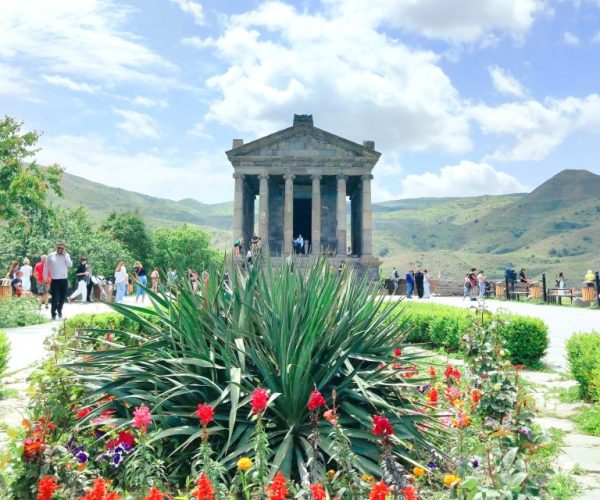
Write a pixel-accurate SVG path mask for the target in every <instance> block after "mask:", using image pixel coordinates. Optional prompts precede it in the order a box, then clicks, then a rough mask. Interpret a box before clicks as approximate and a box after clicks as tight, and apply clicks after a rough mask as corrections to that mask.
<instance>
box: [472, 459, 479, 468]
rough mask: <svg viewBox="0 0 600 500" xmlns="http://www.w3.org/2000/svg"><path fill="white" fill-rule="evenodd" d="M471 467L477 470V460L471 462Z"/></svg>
mask: <svg viewBox="0 0 600 500" xmlns="http://www.w3.org/2000/svg"><path fill="white" fill-rule="evenodd" d="M471 467H473V469H477V467H479V462H478V461H477V460H471Z"/></svg>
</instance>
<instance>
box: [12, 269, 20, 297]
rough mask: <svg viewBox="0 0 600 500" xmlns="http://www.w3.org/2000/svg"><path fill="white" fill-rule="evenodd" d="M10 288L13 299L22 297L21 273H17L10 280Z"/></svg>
mask: <svg viewBox="0 0 600 500" xmlns="http://www.w3.org/2000/svg"><path fill="white" fill-rule="evenodd" d="M10 286H11V288H12V291H13V295H14V296H15V297H21V296H23V271H17V272H16V273H15V277H14V278H13V279H12V280H11V282H10Z"/></svg>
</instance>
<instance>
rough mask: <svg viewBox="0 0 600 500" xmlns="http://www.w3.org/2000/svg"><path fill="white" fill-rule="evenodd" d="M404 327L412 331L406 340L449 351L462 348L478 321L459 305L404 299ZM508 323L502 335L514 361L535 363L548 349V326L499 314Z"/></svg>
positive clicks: (529, 319)
mask: <svg viewBox="0 0 600 500" xmlns="http://www.w3.org/2000/svg"><path fill="white" fill-rule="evenodd" d="M398 307H400V308H402V309H404V311H405V314H404V315H403V316H402V322H403V326H404V327H405V328H406V329H408V330H409V332H408V336H407V341H408V342H413V343H428V344H431V345H432V346H433V347H442V348H444V350H446V351H448V352H457V351H460V350H461V339H462V336H463V335H464V334H465V332H466V331H467V330H468V329H469V327H470V326H471V325H472V324H473V321H474V320H475V313H474V312H473V311H470V310H467V309H462V308H459V307H452V306H443V305H437V304H429V303H427V304H424V303H415V302H402V303H401V304H400V305H399V306H398ZM495 317H496V318H498V319H502V320H504V322H505V325H503V327H502V337H503V338H504V340H505V341H506V344H507V348H508V350H509V351H510V353H511V361H512V363H513V364H525V365H535V364H537V363H539V361H540V359H541V358H542V357H543V356H544V354H545V353H546V349H547V348H548V327H547V326H546V324H545V323H544V322H543V321H542V320H540V319H538V318H529V317H525V316H518V315H516V314H498V315H496V316H495Z"/></svg>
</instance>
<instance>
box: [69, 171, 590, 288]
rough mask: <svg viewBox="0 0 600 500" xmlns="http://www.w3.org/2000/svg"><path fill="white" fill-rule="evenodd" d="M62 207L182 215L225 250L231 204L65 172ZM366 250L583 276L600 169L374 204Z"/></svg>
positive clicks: (493, 269) (422, 261)
mask: <svg viewBox="0 0 600 500" xmlns="http://www.w3.org/2000/svg"><path fill="white" fill-rule="evenodd" d="M63 187H64V190H65V195H66V196H65V198H64V199H60V200H57V202H58V203H59V204H61V205H63V206H68V207H76V206H80V205H84V206H86V207H87V208H88V210H89V211H90V214H91V215H92V218H93V219H94V220H95V221H100V220H101V219H102V218H104V217H105V216H106V215H107V214H108V213H110V212H111V211H112V210H117V211H121V210H137V211H139V213H140V214H141V215H142V216H143V217H144V218H145V219H146V221H147V223H148V224H149V225H150V226H151V227H161V226H176V225H178V224H182V223H187V224H190V225H194V226H197V227H200V228H202V229H205V230H207V231H208V232H209V233H210V234H211V235H212V237H213V241H214V244H215V245H216V246H217V247H219V248H222V249H225V248H228V247H229V245H230V241H231V233H230V231H231V222H232V215H231V214H232V212H233V207H232V203H231V202H229V203H220V204H214V205H207V204H204V203H200V202H199V201H196V200H192V199H185V200H181V201H172V200H166V199H162V198H156V197H152V196H147V195H143V194H139V193H134V192H132V191H127V190H124V189H118V188H111V187H108V186H104V185H102V184H98V183H95V182H91V181H88V180H85V179H82V178H80V177H75V176H72V175H68V174H65V176H64V180H63ZM373 227H374V234H373V240H374V249H375V253H376V255H379V256H380V257H381V259H382V260H383V266H382V271H383V272H384V273H388V272H389V270H390V269H391V267H392V266H393V265H395V266H397V267H399V268H400V269H405V268H408V267H415V268H416V267H426V268H428V269H429V271H430V272H431V273H432V274H433V275H435V276H438V275H439V276H451V277H460V276H462V275H463V274H464V273H465V270H466V269H468V268H470V267H471V266H476V267H478V268H483V269H484V270H485V271H487V272H488V274H489V275H490V276H498V277H500V276H501V275H502V273H503V270H504V268H506V267H507V266H513V267H519V268H520V267H525V268H527V269H528V270H529V272H530V274H531V275H532V276H536V275H539V274H540V273H541V272H546V273H548V275H549V276H553V275H554V274H556V273H558V272H559V271H564V272H565V273H566V275H567V279H568V280H569V279H571V280H573V281H574V282H578V281H580V280H581V278H582V276H583V274H584V273H585V271H586V270H587V269H588V268H593V269H598V268H600V256H599V253H598V251H597V249H598V247H599V245H600V176H598V175H595V174H593V173H591V172H588V171H585V170H564V171H562V172H560V173H559V174H557V175H556V176H554V177H553V178H552V179H550V180H548V181H547V182H545V183H544V184H542V185H541V186H539V187H538V188H537V189H535V190H534V191H532V192H531V193H528V194H511V195H503V196H479V197H470V198H419V199H413V200H396V201H389V202H385V203H376V204H374V205H373Z"/></svg>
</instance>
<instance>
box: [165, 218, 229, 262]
mask: <svg viewBox="0 0 600 500" xmlns="http://www.w3.org/2000/svg"><path fill="white" fill-rule="evenodd" d="M154 243H155V247H156V253H155V257H154V265H155V266H157V267H159V268H161V269H168V268H169V267H178V268H179V269H182V270H183V271H187V270H188V269H190V268H191V269H195V270H196V271H200V270H203V269H207V268H208V267H210V266H211V265H216V264H218V263H219V261H220V260H221V256H220V254H219V252H217V251H216V250H214V249H212V248H211V247H210V237H209V236H208V234H207V233H204V232H203V231H200V230H199V229H194V228H192V227H189V226H187V225H186V224H184V225H182V226H181V227H178V228H176V229H157V230H156V231H154Z"/></svg>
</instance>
